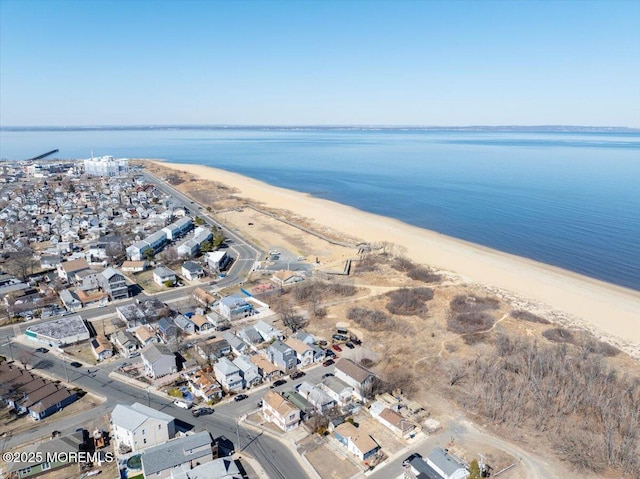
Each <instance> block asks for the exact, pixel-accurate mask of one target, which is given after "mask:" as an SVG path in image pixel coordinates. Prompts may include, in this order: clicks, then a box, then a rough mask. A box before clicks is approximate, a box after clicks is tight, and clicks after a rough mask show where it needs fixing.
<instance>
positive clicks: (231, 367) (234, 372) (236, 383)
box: [213, 357, 244, 391]
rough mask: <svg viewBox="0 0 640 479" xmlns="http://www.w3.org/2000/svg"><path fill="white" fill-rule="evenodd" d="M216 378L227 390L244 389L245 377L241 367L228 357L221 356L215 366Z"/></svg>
mask: <svg viewBox="0 0 640 479" xmlns="http://www.w3.org/2000/svg"><path fill="white" fill-rule="evenodd" d="M213 372H214V374H215V376H216V380H217V381H218V382H219V383H220V384H221V385H222V387H223V388H225V389H226V390H227V391H242V389H244V379H242V373H241V371H240V368H239V367H238V366H236V365H235V364H233V363H232V362H231V361H229V360H228V359H227V358H224V357H223V358H220V359H218V361H216V363H215V364H214V366H213Z"/></svg>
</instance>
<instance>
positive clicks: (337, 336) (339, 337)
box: [331, 334, 349, 341]
mask: <svg viewBox="0 0 640 479" xmlns="http://www.w3.org/2000/svg"><path fill="white" fill-rule="evenodd" d="M331 337H332V338H333V339H335V340H336V341H349V337H348V336H345V335H344V334H334V335H333V336H331Z"/></svg>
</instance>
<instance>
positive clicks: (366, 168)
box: [0, 129, 640, 290]
mask: <svg viewBox="0 0 640 479" xmlns="http://www.w3.org/2000/svg"><path fill="white" fill-rule="evenodd" d="M54 148H58V149H60V153H59V157H61V158H86V157H88V156H89V155H90V151H92V150H93V152H94V154H95V155H113V156H123V157H147V158H150V157H151V158H165V159H167V160H169V161H171V162H174V163H199V164H204V165H210V166H215V167H219V168H224V169H227V170H231V171H235V172H238V173H241V174H244V175H247V176H251V177H253V178H257V179H259V180H263V181H266V182H268V183H271V184H273V185H277V186H282V187H285V188H290V189H295V190H298V191H303V192H309V193H312V194H314V195H316V196H320V197H323V198H327V199H331V200H334V201H337V202H340V203H344V204H347V205H351V206H355V207H357V208H359V209H362V210H366V211H370V212H372V213H377V214H381V215H384V216H390V217H394V218H397V219H399V220H402V221H405V222H407V223H411V224H414V225H417V226H420V227H424V228H428V229H431V230H434V231H438V232H440V233H444V234H446V235H450V236H454V237H456V238H461V239H464V240H468V241H472V242H474V243H479V244H482V245H486V246H489V247H491V248H495V249H498V250H501V251H505V252H509V253H513V254H516V255H520V256H525V257H528V258H532V259H535V260H538V261H542V262H545V263H549V264H552V265H556V266H560V267H562V268H565V269H568V270H572V271H576V272H578V273H582V274H585V275H588V276H591V277H594V278H598V279H602V280H605V281H608V282H611V283H616V284H619V285H622V286H627V287H630V288H634V289H636V290H640V134H638V133H560V132H549V133H541V132H535V133H533V132H532V133H527V132H506V133H505V132H491V131H478V132H473V131H424V130H402V131H401V130H326V129H318V130H308V129H302V130H295V129H287V130H278V129H273V130H256V129H228V130H224V129H223V130H220V129H217V130H216V129H209V130H206V129H205V130H180V129H175V130H143V131H127V130H116V131H114V130H110V131H104V130H98V131H26V132H25V131H19V132H16V131H2V132H0V158H6V159H23V158H28V157H33V156H36V155H38V154H40V153H43V152H45V151H48V150H51V149H54ZM384 239H388V240H393V238H384Z"/></svg>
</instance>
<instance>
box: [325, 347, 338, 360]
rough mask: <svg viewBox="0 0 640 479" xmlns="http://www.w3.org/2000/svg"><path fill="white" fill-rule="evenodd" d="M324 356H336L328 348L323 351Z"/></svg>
mask: <svg viewBox="0 0 640 479" xmlns="http://www.w3.org/2000/svg"><path fill="white" fill-rule="evenodd" d="M324 354H325V356H327V357H328V358H334V357H335V356H336V353H334V352H333V351H331V350H330V349H327V350H326V351H325V353H324Z"/></svg>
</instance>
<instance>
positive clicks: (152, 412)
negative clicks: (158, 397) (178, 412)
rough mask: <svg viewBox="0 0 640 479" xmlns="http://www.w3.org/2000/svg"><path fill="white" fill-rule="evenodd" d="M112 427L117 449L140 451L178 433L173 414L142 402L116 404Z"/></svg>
mask: <svg viewBox="0 0 640 479" xmlns="http://www.w3.org/2000/svg"><path fill="white" fill-rule="evenodd" d="M111 427H112V433H113V439H114V441H115V443H116V451H118V450H119V449H121V450H124V449H130V450H131V451H132V452H136V451H140V450H142V449H145V448H147V447H152V446H156V445H158V444H164V443H165V442H167V441H168V440H169V439H171V438H172V437H174V436H175V434H176V428H175V423H174V418H173V417H172V416H169V415H168V414H165V413H163V412H160V411H158V410H156V409H153V408H150V407H147V406H145V405H144V404H140V403H134V404H132V405H131V406H126V405H123V404H118V405H116V407H115V408H113V412H112V413H111Z"/></svg>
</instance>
